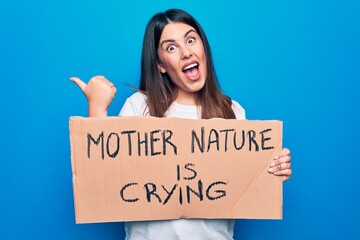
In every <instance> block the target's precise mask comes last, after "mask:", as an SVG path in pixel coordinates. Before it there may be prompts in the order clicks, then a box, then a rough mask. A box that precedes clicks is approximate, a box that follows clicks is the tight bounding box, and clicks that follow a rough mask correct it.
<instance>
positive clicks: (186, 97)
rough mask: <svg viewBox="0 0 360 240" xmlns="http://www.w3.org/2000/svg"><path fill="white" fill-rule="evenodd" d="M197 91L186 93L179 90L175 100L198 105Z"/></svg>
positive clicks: (184, 103)
mask: <svg viewBox="0 0 360 240" xmlns="http://www.w3.org/2000/svg"><path fill="white" fill-rule="evenodd" d="M196 96H197V95H196V93H188V92H186V93H184V92H181V91H179V92H178V95H177V96H176V98H175V102H177V103H180V104H183V105H192V106H196V105H197V104H196Z"/></svg>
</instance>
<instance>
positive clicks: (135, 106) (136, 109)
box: [119, 92, 148, 117]
mask: <svg viewBox="0 0 360 240" xmlns="http://www.w3.org/2000/svg"><path fill="white" fill-rule="evenodd" d="M145 115H148V111H147V104H146V96H145V95H144V94H142V93H140V92H136V93H134V94H133V95H131V96H130V97H129V98H127V99H126V101H125V103H124V105H123V107H122V108H121V110H120V113H119V116H122V117H126V116H145Z"/></svg>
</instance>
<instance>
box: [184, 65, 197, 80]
mask: <svg viewBox="0 0 360 240" xmlns="http://www.w3.org/2000/svg"><path fill="white" fill-rule="evenodd" d="M182 72H183V73H184V74H185V76H186V77H187V78H189V79H190V80H196V79H197V78H198V77H199V64H198V63H196V62H195V63H191V64H189V65H187V66H185V67H184V68H183V69H182Z"/></svg>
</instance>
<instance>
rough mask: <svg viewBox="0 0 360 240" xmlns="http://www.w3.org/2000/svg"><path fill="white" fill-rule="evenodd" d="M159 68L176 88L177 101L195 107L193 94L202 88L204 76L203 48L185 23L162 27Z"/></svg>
mask: <svg viewBox="0 0 360 240" xmlns="http://www.w3.org/2000/svg"><path fill="white" fill-rule="evenodd" d="M157 52H158V56H159V63H158V67H159V70H160V71H161V72H162V73H165V72H166V73H167V74H168V75H169V76H170V78H171V80H172V81H173V83H174V84H175V85H176V86H177V87H178V96H177V98H176V101H177V102H179V103H183V104H191V105H193V104H195V97H196V93H197V92H199V91H200V90H201V89H202V88H203V87H204V85H205V80H206V76H207V70H206V56H205V52H204V46H203V43H202V40H201V38H200V36H199V35H198V33H197V32H196V31H195V29H194V28H193V27H191V26H190V25H187V24H185V23H174V22H170V23H169V24H168V25H166V26H165V28H164V29H163V32H162V34H161V37H160V42H159V46H158V50H157Z"/></svg>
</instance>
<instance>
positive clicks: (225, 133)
mask: <svg viewBox="0 0 360 240" xmlns="http://www.w3.org/2000/svg"><path fill="white" fill-rule="evenodd" d="M70 142H71V161H72V172H73V188H74V201H75V213H76V222H77V223H90V222H114V221H140V220H160V219H177V218H255V219H281V218H282V179H281V178H280V177H276V176H274V175H272V174H270V173H268V171H267V169H268V166H269V164H270V162H271V161H272V159H273V157H274V156H275V154H276V153H278V152H279V151H280V150H281V148H282V122H281V121H248V120H226V119H210V120H189V119H178V118H154V117H107V118H81V117H72V118H70Z"/></svg>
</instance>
